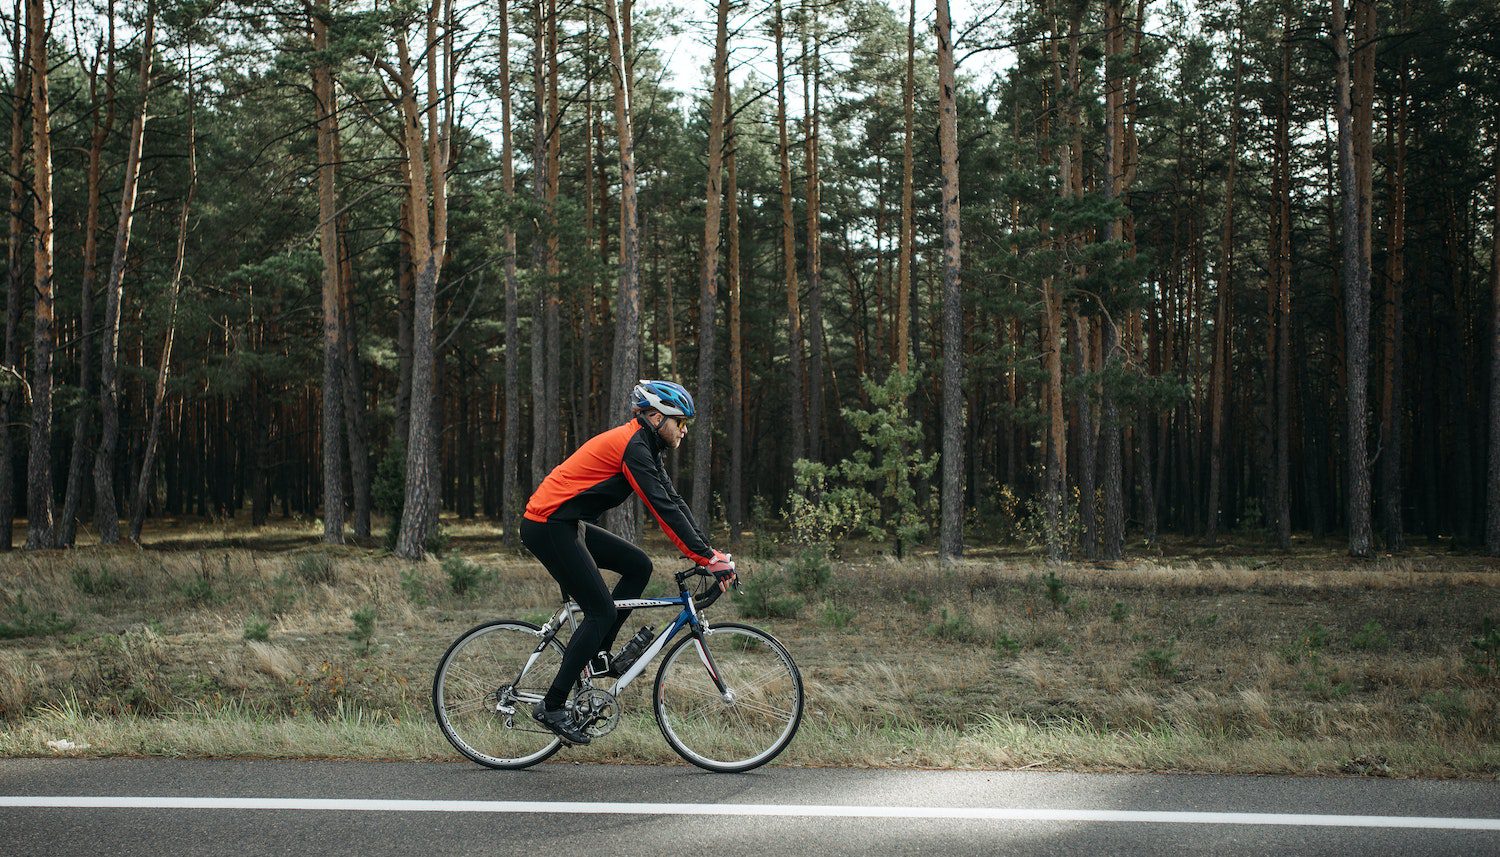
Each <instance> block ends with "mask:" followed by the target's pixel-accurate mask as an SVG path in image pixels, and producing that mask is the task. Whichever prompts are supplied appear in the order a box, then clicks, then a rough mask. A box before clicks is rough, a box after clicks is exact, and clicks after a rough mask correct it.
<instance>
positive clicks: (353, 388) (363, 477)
mask: <svg viewBox="0 0 1500 857" xmlns="http://www.w3.org/2000/svg"><path fill="white" fill-rule="evenodd" d="M335 143H337V140H335ZM333 151H334V159H335V161H336V162H337V161H339V160H341V159H342V155H341V153H340V150H339V147H338V146H337V145H335V146H334V150H333ZM340 223H341V225H340V227H339V253H340V256H341V257H342V262H341V264H340V266H339V270H340V272H341V273H340V277H339V302H340V304H341V315H340V324H341V325H342V327H343V330H344V353H343V355H342V358H343V368H344V374H343V377H342V379H341V382H342V383H341V385H340V386H341V387H342V388H343V391H344V425H345V428H346V431H347V434H348V438H349V479H350V484H351V487H352V489H353V491H354V503H353V505H354V535H355V537H356V538H361V539H367V538H369V537H370V504H371V501H372V497H371V494H370V466H371V462H370V424H369V419H368V417H367V416H366V414H365V380H364V378H365V376H364V368H363V364H362V363H361V362H360V350H359V325H358V324H357V319H356V317H355V314H354V304H355V301H354V286H355V280H354V258H353V254H351V253H350V252H349V239H348V233H349V230H348V226H347V224H346V223H345V220H344V218H340Z"/></svg>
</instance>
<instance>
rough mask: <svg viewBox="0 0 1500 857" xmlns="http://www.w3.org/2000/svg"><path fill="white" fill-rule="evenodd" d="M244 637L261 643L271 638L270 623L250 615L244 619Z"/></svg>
mask: <svg viewBox="0 0 1500 857" xmlns="http://www.w3.org/2000/svg"><path fill="white" fill-rule="evenodd" d="M245 639H246V640H254V641H256V642H261V643H264V642H265V641H267V640H269V639H271V623H270V622H267V621H266V620H264V619H262V618H260V617H259V616H251V617H250V618H249V619H246V620H245Z"/></svg>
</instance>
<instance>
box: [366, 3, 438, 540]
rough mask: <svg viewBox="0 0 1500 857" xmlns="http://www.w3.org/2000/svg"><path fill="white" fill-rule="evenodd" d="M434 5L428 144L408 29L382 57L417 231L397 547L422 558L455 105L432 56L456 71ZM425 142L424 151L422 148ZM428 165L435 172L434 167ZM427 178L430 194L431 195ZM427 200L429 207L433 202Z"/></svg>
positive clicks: (430, 522) (430, 502)
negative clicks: (394, 63) (394, 64)
mask: <svg viewBox="0 0 1500 857" xmlns="http://www.w3.org/2000/svg"><path fill="white" fill-rule="evenodd" d="M437 17H438V10H437V5H436V3H434V5H432V6H430V7H429V8H428V12H427V45H426V52H427V54H428V70H427V81H428V82H427V92H426V98H425V102H426V103H425V109H424V110H423V111H421V112H425V113H426V114H427V116H428V118H429V123H428V135H427V140H426V145H425V147H424V142H423V139H422V124H421V113H420V112H419V110H418V106H417V90H416V75H415V73H414V70H413V68H412V62H411V56H410V51H409V49H408V47H407V41H406V31H405V29H404V28H403V27H398V28H397V30H396V52H397V56H398V58H399V62H400V68H399V69H396V68H391V66H390V64H389V63H386V62H384V61H381V62H380V63H379V64H380V65H381V67H382V69H383V70H385V72H386V74H387V76H388V77H390V78H391V82H392V83H394V84H395V85H396V86H397V87H398V101H399V102H400V103H399V105H398V106H399V108H400V110H401V114H402V120H403V122H402V126H403V134H402V138H403V141H404V143H403V144H404V148H405V150H406V151H405V154H406V158H405V159H404V167H405V169H404V172H405V178H406V200H407V207H408V209H409V214H410V222H411V236H412V267H413V268H414V270H415V273H416V276H415V292H414V295H413V299H412V370H411V410H410V416H409V421H410V424H411V425H410V428H409V429H408V435H407V443H406V495H405V502H404V504H403V507H402V513H401V530H400V534H399V535H398V536H397V539H396V551H395V553H396V555H397V556H400V557H403V558H406V559H420V558H421V557H422V556H423V555H424V553H425V552H426V544H427V540H428V538H429V537H430V536H431V535H432V534H433V533H434V532H435V531H436V529H437V497H436V492H435V490H434V485H435V482H436V479H435V476H436V474H437V469H438V460H437V437H436V433H435V431H434V426H433V420H432V411H433V403H434V401H435V400H436V380H437V379H436V377H435V375H436V368H437V361H436V357H437V355H436V342H435V336H434V327H433V319H434V313H435V309H436V303H437V283H438V279H439V277H440V276H441V274H442V264H443V257H444V254H445V252H446V249H447V244H448V209H447V164H448V157H447V143H448V139H449V136H448V132H449V129H450V128H451V122H452V114H451V112H448V111H445V112H444V114H443V115H444V118H443V123H442V124H443V133H442V134H441V135H440V134H439V133H438V131H437V129H436V127H435V126H436V125H437V123H438V119H437V117H438V104H439V102H440V101H442V102H444V103H445V104H446V105H447V106H448V107H449V108H450V109H451V105H452V102H451V100H449V99H445V98H443V93H442V92H440V91H439V88H438V85H437V74H436V70H435V63H436V57H435V54H437V53H438V52H439V51H441V52H442V54H443V57H442V59H443V63H444V67H445V68H444V75H443V80H444V81H445V82H447V81H448V80H449V79H450V77H451V68H450V63H451V56H450V54H449V51H448V46H447V41H446V40H444V41H443V42H442V44H441V46H440V44H439V40H438V39H437V36H436V32H435V31H436V21H437ZM424 149H425V152H424ZM429 169H430V175H429ZM429 181H430V187H431V191H430V195H429ZM429 206H430V209H429Z"/></svg>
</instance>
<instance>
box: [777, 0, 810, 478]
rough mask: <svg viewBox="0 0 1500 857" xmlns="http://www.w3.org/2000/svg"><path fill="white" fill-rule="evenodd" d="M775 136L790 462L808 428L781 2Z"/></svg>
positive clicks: (802, 450)
mask: <svg viewBox="0 0 1500 857" xmlns="http://www.w3.org/2000/svg"><path fill="white" fill-rule="evenodd" d="M774 27H775V35H776V129H777V131H776V133H777V139H778V141H779V148H778V153H779V154H780V159H781V258H782V276H783V277H785V278H786V311H787V366H788V367H789V369H790V376H789V381H790V385H789V386H790V389H789V391H788V394H787V397H786V401H787V410H788V412H789V416H790V418H791V438H790V441H791V460H792V461H797V460H798V459H800V458H804V457H806V455H807V424H806V422H805V419H806V417H805V414H804V411H803V409H802V408H803V403H804V401H805V400H806V388H805V384H804V379H803V374H802V310H801V308H800V306H799V302H798V288H797V245H796V237H795V235H794V234H793V228H792V161H791V152H790V146H789V143H788V141H787V128H786V56H785V48H784V46H783V42H784V41H785V38H784V37H785V30H786V27H785V22H784V21H783V19H782V13H781V0H776V17H775V24H774Z"/></svg>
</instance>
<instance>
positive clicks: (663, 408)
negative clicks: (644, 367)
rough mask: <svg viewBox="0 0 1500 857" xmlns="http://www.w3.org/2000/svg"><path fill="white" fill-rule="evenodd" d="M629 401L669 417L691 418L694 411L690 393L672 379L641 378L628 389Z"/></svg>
mask: <svg viewBox="0 0 1500 857" xmlns="http://www.w3.org/2000/svg"><path fill="white" fill-rule="evenodd" d="M630 403H631V404H632V405H634V406H635V407H637V408H650V409H651V410H653V411H657V412H659V413H661V414H664V415H666V416H669V417H682V418H684V419H692V417H693V414H694V413H696V409H695V408H694V407H693V396H692V394H691V393H689V392H688V391H687V389H686V388H684V387H683V386H682V385H681V384H677V383H674V382H672V381H646V380H642V381H641V383H639V384H636V385H635V389H634V390H631V391H630Z"/></svg>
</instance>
